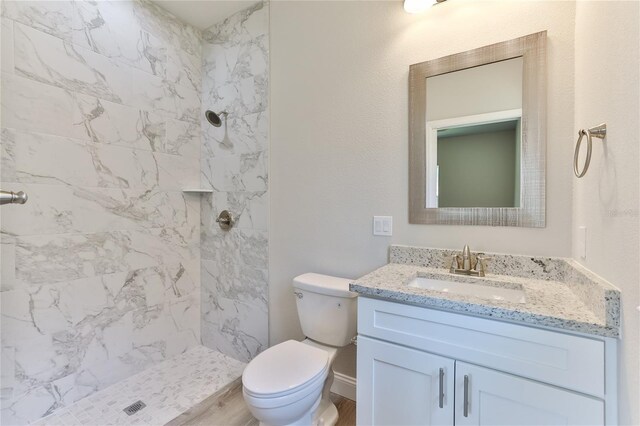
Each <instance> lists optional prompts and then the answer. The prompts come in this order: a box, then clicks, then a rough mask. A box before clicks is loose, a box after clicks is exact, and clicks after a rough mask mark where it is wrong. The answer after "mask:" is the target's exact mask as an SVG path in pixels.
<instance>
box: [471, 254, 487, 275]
mask: <svg viewBox="0 0 640 426" xmlns="http://www.w3.org/2000/svg"><path fill="white" fill-rule="evenodd" d="M476 259H477V261H476V266H475V268H474V269H475V270H476V271H477V272H478V276H479V277H484V275H485V273H486V272H487V261H488V260H491V257H490V256H485V255H484V254H478V255H477V256H476Z"/></svg>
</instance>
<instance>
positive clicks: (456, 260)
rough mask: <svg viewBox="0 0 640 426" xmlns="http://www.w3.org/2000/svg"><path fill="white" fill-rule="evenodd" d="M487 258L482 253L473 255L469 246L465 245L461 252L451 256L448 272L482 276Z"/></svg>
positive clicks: (485, 268)
mask: <svg viewBox="0 0 640 426" xmlns="http://www.w3.org/2000/svg"><path fill="white" fill-rule="evenodd" d="M489 259H491V258H490V257H487V256H485V255H484V254H482V253H478V254H476V255H473V254H472V253H471V249H469V246H468V245H465V246H464V248H463V249H462V253H460V254H454V255H452V256H451V267H450V268H449V272H450V273H452V274H459V275H473V276H475V277H484V276H485V272H486V270H487V260H489Z"/></svg>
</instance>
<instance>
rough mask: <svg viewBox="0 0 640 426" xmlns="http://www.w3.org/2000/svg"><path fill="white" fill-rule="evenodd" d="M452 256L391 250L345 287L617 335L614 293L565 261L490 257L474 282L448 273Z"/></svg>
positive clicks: (446, 307)
mask: <svg viewBox="0 0 640 426" xmlns="http://www.w3.org/2000/svg"><path fill="white" fill-rule="evenodd" d="M453 253H454V251H451V250H441V249H425V248H417V247H404V246H392V247H391V256H390V258H391V259H390V260H391V263H389V264H388V265H385V266H383V267H381V268H379V269H377V270H375V271H373V272H371V273H370V274H367V275H365V276H363V277H361V278H358V279H357V280H355V281H354V282H353V283H352V284H351V285H350V289H351V290H352V291H355V292H357V293H359V294H361V295H362V296H368V297H375V298H379V299H385V300H389V301H394V302H400V303H408V304H412V305H418V306H423V307H428V308H436V309H442V310H447V311H452V312H459V313H466V314H472V315H476V316H481V317H488V318H495V319H503V320H507V321H512V322H518V323H523V324H528V325H535V326H543V327H553V328H557V329H561V330H568V331H576V332H581V333H588V334H594V335H598V336H605V337H617V336H618V335H619V327H620V325H619V310H620V293H619V291H618V290H617V289H616V288H615V287H613V286H612V285H611V284H609V283H607V282H606V281H604V280H602V279H601V278H600V277H598V276H596V275H594V274H592V273H591V272H590V271H588V270H586V269H584V268H583V267H582V266H580V265H579V264H578V263H576V262H574V261H572V260H570V259H561V258H535V257H527V256H510V255H499V254H497V255H491V257H492V263H493V265H492V263H491V262H490V263H489V268H488V272H487V276H486V277H485V278H480V277H470V276H465V275H454V274H450V273H449V269H448V267H449V265H448V264H450V262H451V261H450V259H451V255H452V254H453ZM492 266H493V270H494V272H493V273H492ZM416 277H425V278H433V279H438V280H445V281H454V282H460V283H467V284H469V285H478V284H480V285H485V286H493V287H500V288H507V289H517V290H522V291H523V292H524V295H525V301H524V303H518V302H509V301H505V300H493V299H490V298H487V297H480V296H475V295H460V294H456V293H454V292H442V291H438V290H428V289H424V288H415V287H409V286H408V283H409V282H410V281H411V280H413V279H414V278H416Z"/></svg>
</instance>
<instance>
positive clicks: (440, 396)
mask: <svg viewBox="0 0 640 426" xmlns="http://www.w3.org/2000/svg"><path fill="white" fill-rule="evenodd" d="M438 405H439V406H440V408H444V368H441V369H440V393H439V395H438Z"/></svg>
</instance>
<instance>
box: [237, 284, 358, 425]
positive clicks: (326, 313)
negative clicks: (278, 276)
mask: <svg viewBox="0 0 640 426" xmlns="http://www.w3.org/2000/svg"><path fill="white" fill-rule="evenodd" d="M350 282H351V280H348V279H345V278H336V277H330V276H328V275H320V274H303V275H300V276H298V277H296V278H294V280H293V287H294V293H295V295H296V302H297V306H298V317H299V318H300V323H301V325H302V331H303V333H304V335H305V336H307V338H306V339H305V340H304V341H303V342H298V341H295V340H288V341H286V342H283V343H280V344H279V345H275V346H272V347H271V348H269V349H267V350H265V351H264V352H262V353H261V354H260V355H258V356H257V357H255V358H254V359H253V360H252V361H251V362H249V365H247V367H246V368H245V370H244V373H243V374H242V385H243V389H242V393H243V395H244V400H245V402H246V403H247V405H248V406H249V409H250V410H251V413H252V414H253V416H254V417H255V418H256V419H258V420H260V424H261V425H268V426H282V425H301V426H302V425H304V426H309V425H314V426H316V425H317V426H333V425H334V424H335V423H336V421H337V420H338V410H337V409H336V406H335V405H334V404H333V403H332V402H331V400H330V399H329V390H330V389H331V384H332V383H333V370H332V368H331V365H332V364H333V360H334V359H335V358H336V354H337V352H338V349H339V348H341V347H344V346H347V345H348V344H349V343H350V342H351V339H352V338H353V337H354V336H355V335H356V306H357V305H356V296H357V295H356V293H352V292H350V291H349V283H350Z"/></svg>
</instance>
